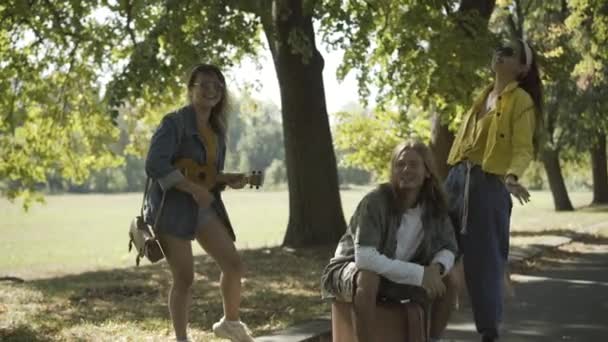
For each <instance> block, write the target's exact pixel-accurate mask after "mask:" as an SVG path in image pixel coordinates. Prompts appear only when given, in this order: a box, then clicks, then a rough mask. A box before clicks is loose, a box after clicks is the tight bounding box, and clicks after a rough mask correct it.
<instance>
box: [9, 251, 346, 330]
mask: <svg viewBox="0 0 608 342" xmlns="http://www.w3.org/2000/svg"><path fill="white" fill-rule="evenodd" d="M333 249H334V246H331V247H324V248H316V249H307V250H292V251H290V250H286V249H283V248H278V247H276V248H263V249H255V250H245V251H242V252H241V256H242V258H243V261H244V262H245V265H246V267H247V272H246V275H245V278H244V279H243V291H244V292H243V301H242V304H241V307H242V319H243V320H244V321H246V322H247V323H248V325H249V326H250V328H251V329H252V330H253V331H254V334H255V335H260V334H264V333H268V332H269V331H271V330H275V329H278V328H284V327H286V326H288V325H290V324H293V323H294V322H296V321H301V320H305V319H310V318H311V317H317V316H320V315H324V314H326V313H327V312H328V311H329V307H328V305H327V304H326V303H324V302H323V301H321V299H320V293H319V279H320V274H321V271H322V269H323V266H324V265H325V264H326V262H327V261H328V259H329V257H330V254H331V253H332V252H333ZM219 276H220V271H219V268H218V267H217V266H216V264H215V262H214V261H213V260H212V259H211V258H210V257H208V256H206V255H202V256H196V257H195V282H194V286H193V302H192V307H191V314H190V317H191V318H190V322H191V326H192V327H196V328H199V329H202V330H207V331H208V330H210V329H211V325H212V324H213V322H215V321H217V320H218V319H219V318H220V317H221V316H222V300H221V295H220V291H219V287H218V286H219ZM170 284H171V275H170V271H169V268H168V266H167V265H166V263H165V262H161V263H159V264H155V265H145V266H140V267H132V268H127V269H114V270H104V271H97V272H86V273H82V274H77V275H67V276H61V277H57V278H51V279H41V280H34V281H30V282H26V283H23V284H19V285H14V286H15V287H26V288H29V289H32V290H38V291H40V292H42V293H43V296H44V302H45V303H49V304H48V305H44V306H43V307H42V308H41V309H39V310H37V311H35V312H33V313H30V314H31V315H33V317H31V320H32V321H34V322H36V324H37V325H40V326H42V327H43V329H44V330H46V331H48V332H53V333H57V332H59V331H60V330H63V329H66V328H70V327H72V326H76V325H79V324H81V323H82V322H87V323H89V324H94V325H100V324H103V323H105V322H121V324H122V323H131V324H135V325H137V326H139V328H141V329H144V330H149V329H150V328H151V327H152V328H154V327H158V326H159V324H160V325H163V324H164V323H166V324H164V326H163V328H165V329H166V328H169V327H170V322H169V314H168V311H167V305H166V302H167V293H168V291H169V287H170ZM159 322H160V323H159ZM10 333H11V334H12V335H15V336H21V337H22V338H23V340H24V341H25V340H28V341H29V340H36V336H33V335H32V334H34V335H35V333H36V331H33V330H28V329H26V328H25V327H16V328H14V329H13V330H12V331H11V332H10ZM30 335H32V336H33V337H32V338H29V337H28V336H30ZM0 336H2V335H0ZM16 340H18V339H16Z"/></svg>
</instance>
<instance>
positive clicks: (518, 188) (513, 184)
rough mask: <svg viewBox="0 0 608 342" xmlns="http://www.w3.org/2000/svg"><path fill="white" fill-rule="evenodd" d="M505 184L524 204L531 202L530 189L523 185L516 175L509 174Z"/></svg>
mask: <svg viewBox="0 0 608 342" xmlns="http://www.w3.org/2000/svg"><path fill="white" fill-rule="evenodd" d="M505 186H506V187H507V190H508V191H509V192H510V193H511V195H513V197H515V198H517V200H518V201H519V203H521V204H522V205H523V204H526V203H528V202H530V193H529V192H528V189H526V187H525V186H523V185H521V184H520V183H519V182H518V181H517V179H515V177H514V176H512V175H508V176H507V177H506V178H505Z"/></svg>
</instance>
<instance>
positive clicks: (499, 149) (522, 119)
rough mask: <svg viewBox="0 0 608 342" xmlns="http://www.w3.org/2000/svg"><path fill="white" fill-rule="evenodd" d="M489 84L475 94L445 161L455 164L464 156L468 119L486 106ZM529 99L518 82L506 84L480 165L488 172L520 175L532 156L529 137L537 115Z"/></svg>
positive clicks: (474, 118)
mask: <svg viewBox="0 0 608 342" xmlns="http://www.w3.org/2000/svg"><path fill="white" fill-rule="evenodd" d="M493 87H494V85H493V84H491V85H489V86H488V87H486V89H484V91H483V92H482V93H481V94H480V95H479V96H478V97H477V99H476V100H475V103H474V104H473V106H472V107H471V109H469V110H468V111H467V112H466V113H465V114H464V117H463V122H462V124H461V125H460V128H459V129H458V132H457V133H456V138H455V140H454V144H453V145H452V149H451V150H450V155H449V157H448V164H450V165H454V164H456V163H458V162H460V161H462V160H463V159H464V153H463V152H464V144H463V140H464V135H465V131H466V126H467V124H468V123H469V121H470V120H476V119H477V117H476V114H477V112H478V110H479V109H480V108H482V107H483V106H484V105H485V100H486V97H487V95H488V93H489V92H490V91H492V88H493ZM535 110H536V109H535V107H534V102H533V101H532V98H531V97H530V95H529V94H528V92H526V91H525V90H523V89H522V88H520V87H518V84H517V82H511V83H509V84H508V85H507V86H506V87H505V89H504V90H503V91H502V92H501V93H500V95H499V96H498V98H497V100H496V113H495V115H493V117H492V118H491V120H492V122H491V123H490V128H489V132H488V140H487V142H486V147H485V152H484V155H483V162H482V164H481V168H482V169H483V170H484V171H485V172H488V173H493V174H498V175H502V176H505V175H508V174H513V175H515V176H516V177H518V178H519V177H521V176H522V174H523V173H524V171H525V170H526V168H527V167H528V164H529V163H530V161H531V160H532V157H533V155H534V146H533V144H532V137H533V134H534V125H535V121H536V117H535V116H534V112H535Z"/></svg>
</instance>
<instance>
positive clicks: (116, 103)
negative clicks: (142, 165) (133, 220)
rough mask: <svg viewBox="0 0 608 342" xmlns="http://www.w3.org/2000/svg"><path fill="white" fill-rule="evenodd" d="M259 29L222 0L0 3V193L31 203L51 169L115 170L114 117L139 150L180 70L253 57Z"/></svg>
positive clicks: (56, 173) (78, 172)
mask: <svg viewBox="0 0 608 342" xmlns="http://www.w3.org/2000/svg"><path fill="white" fill-rule="evenodd" d="M240 3H242V2H240ZM235 4H237V5H238V3H236V2H235ZM258 33H259V20H258V18H257V17H256V16H255V15H253V14H251V13H249V12H246V11H241V9H240V8H239V6H226V2H225V1H220V0H211V1H204V2H203V1H195V2H182V1H176V0H169V1H160V0H148V1H136V2H133V1H126V2H125V1H120V2H110V1H105V0H96V1H81V2H78V1H70V0H60V1H30V2H24V1H14V0H9V1H8V2H7V3H3V4H2V5H0V116H1V117H0V118H1V120H0V155H2V159H1V160H0V179H2V181H1V182H0V191H1V193H2V195H3V196H6V197H8V198H10V199H14V198H17V197H24V198H25V199H26V200H25V201H24V205H25V207H28V206H29V205H30V204H31V202H32V201H33V200H34V199H40V196H37V195H36V193H37V190H38V189H40V185H41V184H44V183H45V182H46V181H47V178H48V177H49V176H51V175H52V176H53V177H59V179H66V180H68V183H76V184H77V183H82V182H84V181H85V180H86V179H87V178H88V177H89V175H90V173H91V172H95V171H96V170H100V169H104V168H116V167H118V165H119V164H120V163H121V162H123V159H122V158H121V157H119V156H117V155H115V153H114V152H113V151H112V146H113V145H112V144H113V143H115V142H116V141H117V140H118V139H119V129H118V128H117V127H116V125H119V126H122V125H127V126H129V125H131V126H129V129H127V130H126V131H127V132H129V134H131V135H134V136H133V137H126V138H135V137H142V138H143V139H137V138H136V139H130V141H133V144H131V145H130V146H128V148H127V151H128V152H129V153H132V154H135V155H139V156H141V155H142V154H143V152H144V151H145V147H144V146H145V143H144V141H145V140H146V137H149V134H150V132H151V130H150V129H149V127H150V126H154V125H156V124H157V123H158V119H159V117H160V115H162V114H160V113H166V112H167V111H166V109H167V108H168V107H173V106H174V105H175V103H176V102H178V101H177V99H181V98H183V97H182V96H183V84H184V80H183V78H182V77H181V75H185V74H186V73H187V71H188V70H189V68H190V67H191V66H192V65H193V64H195V63H199V62H201V61H205V62H211V63H216V64H219V65H221V66H223V67H229V66H231V65H233V63H236V62H238V61H239V60H240V58H241V57H242V56H243V55H244V54H255V52H256V51H257V49H258V47H259V45H260V41H259V38H258V37H259V34H258ZM108 113H112V115H108ZM119 114H120V115H119ZM113 121H114V122H113ZM142 122H143V124H142ZM133 125H136V126H133ZM120 138H121V139H124V138H125V137H120ZM104 172H110V171H103V172H102V173H98V174H97V175H96V176H95V177H101V179H102V178H103V177H102V174H103V173H104ZM115 172H118V171H112V172H110V174H113V173H115ZM108 176H109V175H108ZM110 178H112V179H114V178H115V177H110ZM127 183H128V182H127ZM57 184H59V183H57ZM120 184H123V185H124V181H121V182H119V183H117V184H114V185H112V187H122V185H120Z"/></svg>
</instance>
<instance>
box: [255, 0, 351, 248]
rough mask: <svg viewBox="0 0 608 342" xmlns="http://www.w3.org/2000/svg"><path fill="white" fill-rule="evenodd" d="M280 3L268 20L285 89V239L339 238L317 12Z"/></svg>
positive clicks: (298, 2)
mask: <svg viewBox="0 0 608 342" xmlns="http://www.w3.org/2000/svg"><path fill="white" fill-rule="evenodd" d="M274 6H275V8H274V10H273V17H272V18H271V19H267V20H263V24H264V31H265V33H266V38H267V39H268V43H269V46H270V50H271V52H272V56H273V59H274V65H275V70H276V72H277V77H278V80H279V86H280V89H281V109H282V117H283V135H284V139H285V157H286V161H287V182H288V186H289V223H288V226H287V232H286V234H285V239H284V240H283V245H285V246H291V247H305V246H314V245H323V244H329V243H336V242H337V241H338V240H339V239H340V237H341V236H342V234H343V233H344V231H345V230H346V224H345V221H344V215H343V213H342V206H341V203H340V194H339V189H338V174H337V169H336V157H335V154H334V149H333V144H332V138H331V131H330V128H329V119H328V116H327V109H326V105H325V90H324V88H323V75H322V71H323V64H324V61H323V57H322V56H321V54H320V53H319V51H318V50H317V48H316V44H315V34H314V28H313V23H312V16H311V14H312V13H304V10H303V8H302V0H288V1H285V0H283V1H275V2H274ZM294 37H295V38H298V40H299V41H294V40H293V38H294ZM294 44H298V45H297V46H294ZM299 48H301V49H302V50H298V49H299ZM296 51H298V52H296Z"/></svg>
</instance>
